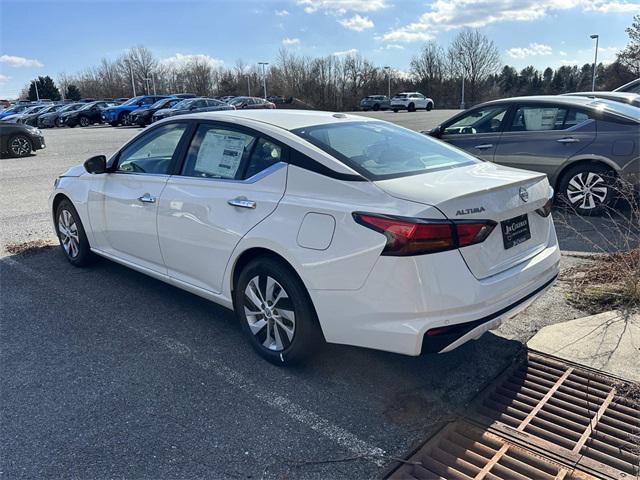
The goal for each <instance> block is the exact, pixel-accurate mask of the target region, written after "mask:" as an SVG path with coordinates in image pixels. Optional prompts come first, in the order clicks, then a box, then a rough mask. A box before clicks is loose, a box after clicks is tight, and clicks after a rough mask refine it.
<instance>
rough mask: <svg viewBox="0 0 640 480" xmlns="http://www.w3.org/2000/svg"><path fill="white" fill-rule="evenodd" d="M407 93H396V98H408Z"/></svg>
mask: <svg viewBox="0 0 640 480" xmlns="http://www.w3.org/2000/svg"><path fill="white" fill-rule="evenodd" d="M407 96H408V95H407V94H406V93H399V94H397V95H396V98H407Z"/></svg>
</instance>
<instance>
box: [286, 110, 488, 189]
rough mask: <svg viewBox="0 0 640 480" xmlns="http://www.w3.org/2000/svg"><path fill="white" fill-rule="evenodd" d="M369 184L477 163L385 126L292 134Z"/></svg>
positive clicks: (425, 138)
mask: <svg viewBox="0 0 640 480" xmlns="http://www.w3.org/2000/svg"><path fill="white" fill-rule="evenodd" d="M293 133H295V134H296V135H298V136H300V137H302V138H304V139H305V140H308V141H309V142H310V143H312V144H314V145H316V146H317V147H318V148H321V149H322V150H324V151H325V152H327V153H329V154H330V155H332V156H334V157H335V158H337V159H338V160H340V161H342V162H343V163H344V164H346V165H348V166H349V167H351V168H353V169H354V170H356V171H357V172H359V173H360V174H362V175H363V176H364V177H365V178H368V179H370V180H383V179H385V178H396V177H403V176H408V175H416V174H419V173H425V172H429V171H433V170H439V169H443V168H455V167H458V166H461V165H469V164H472V163H476V162H479V161H480V160H477V159H475V158H474V157H472V156H470V155H468V154H466V153H464V152H462V151H460V150H457V149H455V148H453V147H451V146H449V145H446V144H444V143H441V142H439V141H437V140H435V139H432V138H430V137H428V136H426V135H423V134H419V133H416V132H413V131H411V130H408V129H406V128H402V127H398V126H396V125H393V124H389V123H386V122H347V123H331V124H327V125H318V126H315V127H305V128H299V129H297V130H293Z"/></svg>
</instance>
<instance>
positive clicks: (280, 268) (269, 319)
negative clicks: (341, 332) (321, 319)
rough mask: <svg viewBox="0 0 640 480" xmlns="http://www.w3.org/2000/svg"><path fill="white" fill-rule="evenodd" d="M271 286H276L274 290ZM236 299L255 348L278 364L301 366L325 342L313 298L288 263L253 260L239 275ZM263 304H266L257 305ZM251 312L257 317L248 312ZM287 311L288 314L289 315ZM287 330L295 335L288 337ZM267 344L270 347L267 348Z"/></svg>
mask: <svg viewBox="0 0 640 480" xmlns="http://www.w3.org/2000/svg"><path fill="white" fill-rule="evenodd" d="M269 279H271V280H269ZM272 281H273V282H272ZM250 284H251V285H250ZM268 285H269V286H271V285H273V286H272V287H271V288H270V291H268V288H267V286H268ZM255 288H258V290H259V292H256V291H255ZM282 290H283V291H284V293H282ZM246 292H252V295H249V294H247V293H246ZM233 297H234V302H233V303H234V308H235V312H236V316H237V317H238V320H239V321H240V324H241V325H242V330H243V331H244V333H245V335H246V336H247V338H248V339H249V342H250V343H251V346H252V347H253V348H254V350H255V351H256V352H257V353H258V354H259V355H260V356H261V357H262V358H264V359H265V360H267V361H269V362H271V363H273V364H274V365H282V366H287V365H292V364H295V363H298V362H300V361H301V360H303V359H305V358H307V357H308V356H309V355H310V354H311V353H312V352H313V351H314V350H315V348H317V347H318V345H320V344H321V343H322V342H323V338H322V333H321V330H320V326H319V324H318V320H317V318H316V313H315V310H314V308H313V305H312V303H311V298H310V297H309V294H308V293H307V290H306V289H305V287H304V285H303V284H302V282H301V281H300V279H299V278H298V276H297V275H296V274H295V272H294V271H292V270H291V268H290V267H289V266H288V265H286V264H285V263H284V262H282V261H280V260H278V259H275V258H271V257H260V258H256V259H254V260H252V261H250V262H249V263H248V264H247V265H246V266H245V267H244V268H243V269H242V271H241V272H240V275H239V276H238V280H237V283H236V285H235V289H234V294H233ZM269 297H271V299H273V298H274V297H275V299H276V303H274V304H269V305H266V304H267V303H269V302H271V299H270V298H269ZM252 298H253V299H254V300H252ZM261 302H264V303H262V304H261V305H257V304H256V303H261ZM251 311H255V312H256V315H251V314H250V313H247V312H251ZM265 312H266V313H265ZM283 312H287V313H286V315H284V314H283ZM291 318H293V322H292V321H291ZM278 319H279V320H278ZM285 327H286V328H288V329H289V332H291V331H292V332H293V333H289V334H287V331H286V330H285ZM252 328H253V329H254V331H252ZM278 342H279V343H278ZM266 343H269V346H265V344H266Z"/></svg>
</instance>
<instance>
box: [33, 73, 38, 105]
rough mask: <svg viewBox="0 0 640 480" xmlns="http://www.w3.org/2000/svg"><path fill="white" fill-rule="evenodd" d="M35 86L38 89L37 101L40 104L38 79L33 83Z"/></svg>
mask: <svg viewBox="0 0 640 480" xmlns="http://www.w3.org/2000/svg"><path fill="white" fill-rule="evenodd" d="M33 86H34V87H36V100H37V101H38V102H39V101H40V93H39V92H38V79H37V78H36V79H35V80H34V81H33Z"/></svg>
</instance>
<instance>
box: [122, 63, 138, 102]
mask: <svg viewBox="0 0 640 480" xmlns="http://www.w3.org/2000/svg"><path fill="white" fill-rule="evenodd" d="M125 62H126V64H127V66H128V67H129V73H130V74H131V89H132V90H133V96H134V97H136V96H137V95H136V84H135V82H134V81H133V68H132V67H131V62H130V61H129V60H127V59H125Z"/></svg>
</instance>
